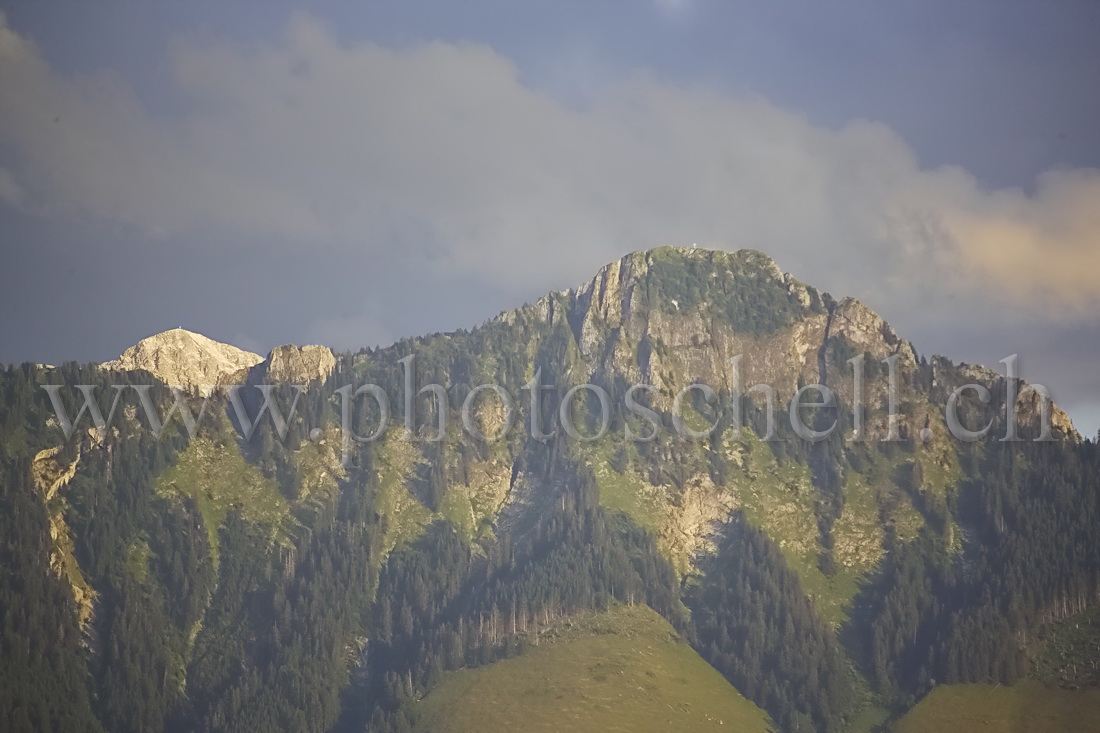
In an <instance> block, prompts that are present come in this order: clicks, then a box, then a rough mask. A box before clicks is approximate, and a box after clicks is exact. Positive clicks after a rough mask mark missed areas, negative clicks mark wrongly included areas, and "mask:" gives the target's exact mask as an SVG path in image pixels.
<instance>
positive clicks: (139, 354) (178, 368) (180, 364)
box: [102, 328, 264, 392]
mask: <svg viewBox="0 0 1100 733" xmlns="http://www.w3.org/2000/svg"><path fill="white" fill-rule="evenodd" d="M263 360H264V359H263V357H262V356H260V355H259V354H254V353H252V352H251V351H245V350H244V349H238V348H237V347H236V346H231V345H229V344H223V343H220V342H218V341H214V340H213V339H209V338H207V337H206V336H203V335H202V334H199V333H193V332H191V331H187V330H185V329H182V328H174V329H172V330H170V331H164V332H162V333H158V334H156V335H155V336H150V337H149V338H145V339H142V340H141V341H139V342H138V343H137V344H135V345H134V346H131V347H130V348H128V349H126V351H124V352H122V355H121V356H120V357H119V358H118V359H115V360H114V361H109V362H106V363H104V364H102V367H103V368H104V369H115V370H122V371H134V370H139V369H140V370H144V371H147V372H149V373H150V374H152V375H153V376H155V377H156V378H157V379H159V380H161V381H162V382H164V383H166V384H168V385H171V386H179V387H183V388H185V389H188V390H192V391H200V392H201V391H206V390H207V389H209V388H211V387H216V386H221V385H226V384H237V383H241V382H243V381H244V379H245V377H246V376H247V375H248V371H249V369H251V368H252V367H254V366H255V365H256V364H259V363H260V362H262V361H263Z"/></svg>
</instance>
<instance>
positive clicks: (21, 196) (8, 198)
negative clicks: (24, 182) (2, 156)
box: [0, 168, 27, 209]
mask: <svg viewBox="0 0 1100 733" xmlns="http://www.w3.org/2000/svg"><path fill="white" fill-rule="evenodd" d="M26 199H27V195H26V193H25V192H24V191H23V187H22V186H20V185H19V182H18V181H16V180H15V176H13V175H12V173H11V171H9V170H8V169H6V168H0V201H2V202H4V203H5V204H7V205H9V206H14V207H15V208H17V209H21V208H23V204H24V203H25V202H26Z"/></svg>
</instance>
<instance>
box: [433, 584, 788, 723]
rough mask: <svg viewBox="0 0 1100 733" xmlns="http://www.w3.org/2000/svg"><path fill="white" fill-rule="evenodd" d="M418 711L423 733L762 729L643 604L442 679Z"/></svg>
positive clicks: (570, 625)
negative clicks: (510, 657) (484, 665)
mask: <svg viewBox="0 0 1100 733" xmlns="http://www.w3.org/2000/svg"><path fill="white" fill-rule="evenodd" d="M418 705H420V706H422V710H421V711H420V712H421V714H422V715H421V720H422V721H423V722H422V730H425V731H449V732H450V733H465V732H467V731H471V732H472V731H510V730H523V731H527V732H528V733H538V732H539V731H555V732H556V731H561V730H570V731H600V732H601V733H603V732H606V731H632V732H637V731H642V732H644V731H667V730H691V731H703V730H724V731H766V730H769V727H768V722H767V716H766V715H765V714H764V712H763V711H761V710H760V709H759V708H757V707H756V706H755V705H753V704H752V703H751V702H749V701H748V700H746V699H745V698H744V697H742V696H741V695H740V693H738V692H737V691H736V690H735V689H734V688H733V687H731V686H730V684H729V683H728V682H726V680H725V679H724V678H723V677H722V676H721V675H720V674H718V672H716V671H715V670H714V669H713V668H712V667H711V666H710V665H708V664H707V663H706V662H704V661H703V659H702V658H701V657H699V655H697V654H696V653H695V652H694V651H693V650H692V649H691V648H690V647H689V646H687V645H686V644H684V643H683V642H681V641H679V639H678V638H677V636H676V633H675V632H674V631H673V629H672V627H671V626H669V625H668V623H667V622H666V621H665V620H664V619H662V618H661V617H660V616H658V615H657V614H656V613H654V612H653V611H652V610H651V609H649V608H648V607H646V606H633V607H620V608H616V609H614V610H612V611H610V612H608V613H594V614H589V615H586V616H582V617H578V618H574V619H572V620H569V621H566V622H563V623H562V624H561V625H559V626H557V627H554V628H553V629H551V630H550V631H548V632H547V633H546V634H545V635H544V636H543V638H542V640H541V642H540V644H539V645H538V646H532V647H529V648H528V649H527V651H525V652H524V653H523V654H521V655H520V656H518V657H515V658H513V659H508V660H505V661H502V662H497V663H496V664H492V665H489V666H487V667H481V668H478V669H468V670H461V671H458V672H453V673H449V674H447V675H445V676H444V679H443V682H442V683H441V684H440V685H439V686H438V687H437V688H436V689H434V690H433V691H432V692H430V693H429V694H428V695H427V696H426V697H425V698H424V699H423V700H422V701H421V702H420V703H418Z"/></svg>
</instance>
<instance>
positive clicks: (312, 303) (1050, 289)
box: [0, 0, 1100, 434]
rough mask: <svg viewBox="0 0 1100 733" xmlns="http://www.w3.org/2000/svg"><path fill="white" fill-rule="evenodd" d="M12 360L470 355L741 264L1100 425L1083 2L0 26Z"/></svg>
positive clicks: (481, 6) (1088, 38)
mask: <svg viewBox="0 0 1100 733" xmlns="http://www.w3.org/2000/svg"><path fill="white" fill-rule="evenodd" d="M0 8H2V12H3V14H4V18H3V20H2V21H0V100H2V104H0V226H2V228H3V231H4V236H3V240H2V244H0V247H2V249H0V257H2V265H3V266H2V267H0V306H2V307H3V309H4V312H5V314H6V315H5V318H4V321H3V323H2V324H0V359H2V360H4V361H22V360H38V361H61V360H65V359H79V360H105V359H108V358H111V357H113V356H115V355H117V354H118V353H119V352H120V351H121V350H122V349H123V348H125V347H126V346H128V345H129V344H131V343H133V342H135V341H137V340H138V339H140V338H142V337H144V336H147V335H149V334H151V333H154V332H157V331H160V330H164V329H166V328H171V327H175V326H177V325H182V326H184V327H185V328H190V329H192V330H196V331H200V332H203V333H205V334H207V335H209V336H211V337H212V338H216V339H219V340H224V341H229V342H232V343H237V344H238V345H241V346H244V347H248V348H252V349H254V350H258V351H266V350H267V349H269V348H270V347H272V346H274V345H277V344H280V343H285V342H296V343H304V342H317V341H322V342H325V343H329V344H332V345H335V346H338V347H341V348H352V347H357V346H360V345H372V344H376V343H385V342H388V341H390V340H393V339H396V338H399V337H401V336H405V335H411V334H415V333H420V332H425V331H436V330H446V329H452V328H457V327H463V326H471V325H475V324H477V323H479V322H481V321H482V320H484V319H486V318H488V317H490V316H492V315H494V314H495V313H496V312H497V311H499V310H501V309H504V308H509V307H513V306H515V305H518V304H520V303H522V302H524V301H526V300H533V299H535V298H537V297H538V296H539V295H541V294H542V293H543V292H545V291H547V290H551V289H561V288H565V287H569V286H572V285H575V284H577V283H578V282H580V281H581V280H583V279H586V278H587V277H589V276H590V275H591V274H592V273H593V272H594V271H595V269H596V268H598V267H599V266H600V265H602V264H603V263H605V262H607V261H609V260H611V259H614V258H616V257H618V256H620V255H621V254H623V253H625V252H627V251H630V250H634V249H641V248H646V247H651V246H657V245H661V244H669V243H691V242H698V243H700V244H701V245H705V246H711V247H716V248H726V249H737V248H740V247H753V248H758V249H762V250H764V251H766V252H768V253H769V254H771V255H773V256H774V257H775V258H776V259H777V260H778V262H779V264H780V266H781V267H783V268H784V269H785V270H789V271H791V272H792V273H794V274H795V275H796V276H797V277H799V278H800V279H803V280H805V281H807V282H809V283H811V284H814V285H816V286H818V287H821V288H823V289H827V290H829V291H831V292H833V293H834V294H835V295H845V294H850V295H855V296H856V297H859V298H861V299H863V300H865V301H866V302H868V303H869V304H870V305H871V306H872V307H874V308H875V309H876V310H878V311H879V312H880V313H882V314H883V315H884V316H885V317H886V318H887V319H888V320H890V321H891V322H892V323H894V324H895V326H896V327H897V328H898V330H899V332H901V333H902V334H903V335H905V336H907V337H909V338H911V339H912V340H913V341H914V342H915V345H916V346H917V348H918V350H920V351H921V352H924V353H928V354H930V353H934V352H938V353H946V354H948V355H950V356H952V357H953V358H956V359H963V360H967V361H972V362H984V363H987V364H990V365H993V366H996V365H997V361H998V360H999V359H1001V358H1003V357H1005V356H1007V355H1009V354H1011V353H1019V354H1020V355H1021V366H1022V368H1023V371H1024V376H1025V377H1026V378H1029V379H1030V380H1032V381H1037V382H1042V383H1044V384H1046V385H1047V386H1048V387H1050V388H1051V389H1052V391H1053V392H1054V394H1055V397H1056V399H1057V400H1058V401H1059V403H1060V404H1062V405H1063V406H1065V407H1066V408H1067V409H1068V410H1069V411H1070V414H1071V416H1072V417H1073V418H1074V419H1075V421H1076V422H1077V423H1078V425H1079V427H1080V428H1081V429H1082V430H1083V431H1085V432H1087V433H1089V434H1092V433H1094V432H1095V431H1096V429H1097V427H1100V370H1098V369H1097V368H1096V364H1097V359H1098V357H1100V346H1098V344H1100V323H1098V319H1097V313H1098V312H1100V311H1098V306H1100V213H1098V212H1100V170H1098V169H1100V134H1097V132H1096V129H1097V122H1098V121H1100V95H1098V94H1096V92H1095V86H1096V81H1097V80H1098V79H1100V51H1098V50H1097V46H1098V45H1100V44H1096V43H1095V39H1096V37H1097V32H1098V31H1100V5H1097V4H1096V3H1092V2H1087V1H1085V0H1064V1H1062V2H1051V3H1043V4H1040V3H1031V2H1022V1H1015V0H1009V1H1008V2H1003V1H998V2H987V1H984V0H982V1H979V0H968V2H965V3H957V2H956V3H946V2H944V3H938V2H920V3H916V2H898V3H872V2H831V3H788V2H770V3H747V2H732V1H731V2H718V1H717V0H709V1H708V0H663V1H662V2H630V3H627V2H619V3H612V2H594V3H592V2H589V3H569V2H557V3H545V4H528V3H524V4H520V3H512V2H508V3H505V2H496V3H489V2H472V3H461V4H460V3H443V2H430V3H427V2H401V3H397V2H392V3H390V2H386V3H382V2H379V3H370V2H367V3H363V2H354V3H352V2H348V3H335V2H315V3H310V4H309V10H308V12H307V11H301V10H296V9H294V8H293V7H292V6H291V5H290V4H288V3H278V2H276V3H265V4H264V5H263V6H262V8H263V9H262V11H261V10H260V8H261V6H260V5H259V4H245V3H220V4H215V3H204V2H199V3H172V4H169V3H164V4H156V5H154V4H139V3H136V2H103V3H95V4H92V3H77V2H73V3H48V4H47V3H31V2H9V3H2V4H0Z"/></svg>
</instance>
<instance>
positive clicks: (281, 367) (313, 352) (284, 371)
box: [252, 344, 336, 384]
mask: <svg viewBox="0 0 1100 733" xmlns="http://www.w3.org/2000/svg"><path fill="white" fill-rule="evenodd" d="M335 368H336V357H335V355H333V353H332V349H330V348H328V347H327V346H315V345H313V346H295V345H294V344H286V345H284V346H276V347H275V348H274V349H272V350H271V353H270V354H268V355H267V358H266V359H264V361H263V363H262V364H260V365H258V366H257V367H256V369H255V370H254V372H253V375H252V376H253V378H254V379H255V378H257V377H258V378H261V379H263V380H266V381H269V382H288V383H291V384H305V383H308V382H313V381H323V380H324V379H325V378H326V377H328V375H329V374H332V370H333V369H335Z"/></svg>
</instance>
